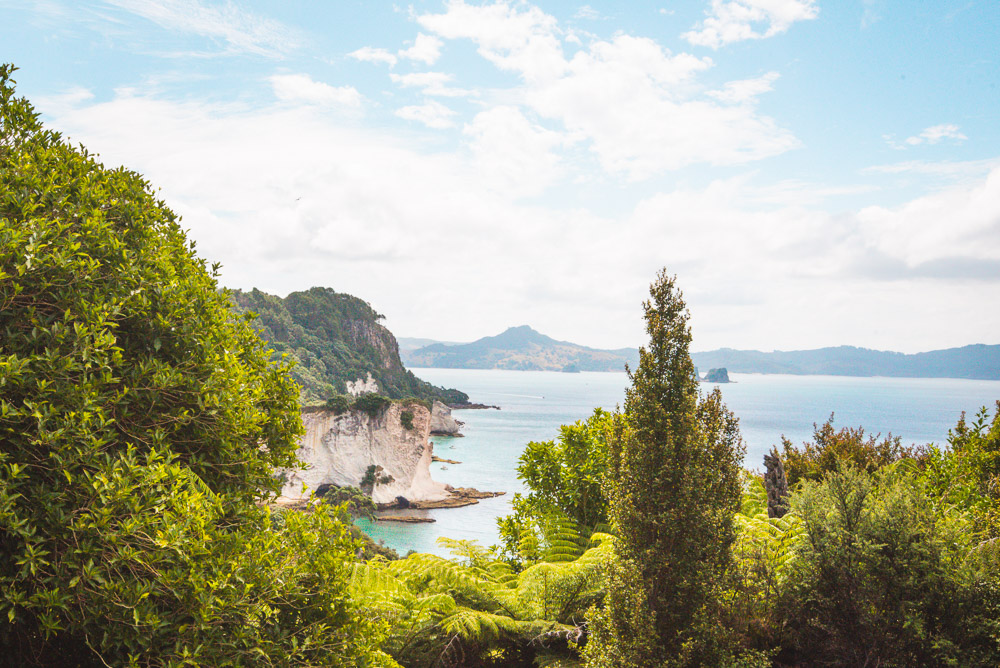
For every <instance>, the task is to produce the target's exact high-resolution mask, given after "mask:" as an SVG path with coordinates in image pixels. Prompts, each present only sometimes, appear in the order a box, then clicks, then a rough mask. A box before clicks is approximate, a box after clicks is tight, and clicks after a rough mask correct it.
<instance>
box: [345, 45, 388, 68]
mask: <svg viewBox="0 0 1000 668" xmlns="http://www.w3.org/2000/svg"><path fill="white" fill-rule="evenodd" d="M347 55H348V56H350V57H351V58H354V59H356V60H361V61H365V62H369V63H386V64H387V65H389V67H392V66H393V65H395V64H396V61H397V59H396V56H394V55H392V54H391V53H389V52H388V51H386V50H385V49H376V48H375V47H371V46H363V47H361V48H360V49H358V50H357V51H351V52H350V53H349V54H347Z"/></svg>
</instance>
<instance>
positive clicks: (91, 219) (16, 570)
mask: <svg viewBox="0 0 1000 668" xmlns="http://www.w3.org/2000/svg"><path fill="white" fill-rule="evenodd" d="M12 71H13V69H12V68H11V67H9V66H3V67H0V177H2V178H0V387H2V388H3V390H2V398H0V661H2V662H4V663H5V664H9V665H18V666H21V665H25V666H27V665H53V666H56V665H58V666H64V665H86V666H89V665H95V666H96V665H126V664H132V665H151V666H153V665H181V664H184V665H213V666H214V665H226V664H243V665H248V664H270V663H276V664H281V665H342V666H357V665H364V664H366V663H371V662H373V661H377V660H379V657H380V656H381V654H380V652H378V650H377V645H378V641H379V638H380V637H381V633H382V629H381V627H380V625H379V624H378V623H374V622H373V621H372V620H371V619H370V618H369V617H367V616H365V615H362V614H360V613H359V611H358V610H357V609H356V607H355V603H354V602H353V601H352V600H351V599H350V598H349V597H348V595H347V594H348V592H347V575H348V572H349V561H350V559H351V558H352V556H353V552H354V548H355V543H354V541H353V540H352V539H351V538H350V537H349V535H348V533H347V532H346V530H345V528H344V525H343V523H342V522H340V521H339V520H337V519H336V518H335V517H332V516H331V515H330V514H329V513H301V514H296V515H294V516H289V517H288V518H287V521H285V522H283V523H282V526H281V527H280V528H279V527H277V526H275V525H274V524H273V523H272V518H271V515H270V513H269V512H268V511H267V509H266V508H265V507H261V506H260V502H261V501H262V500H264V499H266V498H267V497H268V496H269V495H270V494H271V493H272V492H273V491H274V489H275V486H276V480H275V478H274V476H273V471H274V468H275V467H284V466H290V465H292V464H293V463H294V462H295V459H294V449H295V444H296V439H297V437H298V434H299V432H300V430H301V421H300V417H299V412H298V396H297V395H298V392H297V389H296V388H295V386H294V384H293V383H292V381H291V379H290V377H289V376H288V373H287V368H286V367H285V366H284V365H281V364H275V363H273V362H272V361H271V360H270V359H269V354H268V352H267V350H266V349H265V348H264V346H263V344H262V343H261V341H260V340H259V339H258V338H257V336H256V335H255V333H254V331H253V329H252V328H251V327H250V325H249V323H247V322H246V321H245V320H242V319H234V318H233V316H232V312H231V311H230V308H229V301H228V298H227V297H226V296H225V295H224V294H221V293H220V292H219V291H218V289H217V285H216V280H215V276H214V271H210V270H209V269H208V268H207V267H206V265H205V262H204V261H203V260H201V259H199V258H198V257H197V256H196V255H195V254H194V252H193V250H192V246H191V244H189V243H188V242H187V240H186V239H185V237H184V234H183V232H182V231H181V229H180V227H179V226H178V224H177V221H176V218H175V216H174V214H173V213H172V212H171V211H170V210H169V209H167V208H166V206H164V204H163V203H162V202H160V201H157V200H156V198H155V197H154V195H153V191H152V189H151V188H150V187H149V185H148V184H147V183H146V182H145V181H143V180H142V178H141V177H139V176H138V175H137V174H135V173H132V172H129V171H126V170H124V169H107V168H105V167H103V166H102V165H101V164H100V163H98V162H97V161H96V160H95V159H94V158H93V157H91V156H90V155H88V154H87V153H86V152H85V151H83V150H81V149H76V148H73V147H72V146H70V145H69V144H68V143H67V142H65V141H64V140H63V139H62V138H61V137H60V136H59V135H58V134H57V133H54V132H50V131H46V130H44V129H43V128H42V127H41V125H40V124H39V122H38V118H37V114H36V113H35V112H34V111H33V109H32V108H31V106H30V105H29V104H28V103H27V102H26V101H24V100H23V99H19V98H16V97H15V96H14V90H13V85H12V84H13V82H12V80H11V78H10V77H11V73H12Z"/></svg>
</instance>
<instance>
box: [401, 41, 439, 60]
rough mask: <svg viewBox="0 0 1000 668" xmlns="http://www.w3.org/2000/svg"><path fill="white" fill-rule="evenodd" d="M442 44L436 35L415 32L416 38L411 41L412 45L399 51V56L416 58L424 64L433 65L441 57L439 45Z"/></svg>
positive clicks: (410, 58)
mask: <svg viewBox="0 0 1000 668" xmlns="http://www.w3.org/2000/svg"><path fill="white" fill-rule="evenodd" d="M442 46H444V42H442V41H441V40H440V39H438V38H437V37H434V36H433V35H425V34H424V33H417V38H416V39H415V40H414V41H413V46H411V47H410V48H408V49H402V50H400V51H399V57H400V58H407V59H409V60H418V61H420V62H422V63H424V64H425V65H433V64H434V63H435V62H437V59H438V58H440V57H441V47H442Z"/></svg>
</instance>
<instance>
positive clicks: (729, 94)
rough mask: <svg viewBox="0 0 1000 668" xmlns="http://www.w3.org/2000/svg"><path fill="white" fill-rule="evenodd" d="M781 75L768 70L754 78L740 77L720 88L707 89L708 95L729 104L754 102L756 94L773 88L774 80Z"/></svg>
mask: <svg viewBox="0 0 1000 668" xmlns="http://www.w3.org/2000/svg"><path fill="white" fill-rule="evenodd" d="M779 76H781V75H779V74H778V73H777V72H768V73H767V74H765V75H764V76H762V77H757V78H756V79H741V80H739V81H730V82H728V83H727V84H726V85H725V86H723V88H722V90H711V91H708V95H710V96H711V97H714V98H715V99H716V100H719V101H720V102H727V103H729V104H743V103H747V102H754V101H756V99H757V96H758V95H762V94H764V93H766V92H768V91H770V90H773V89H774V86H773V84H774V82H775V81H777V80H778V77H779Z"/></svg>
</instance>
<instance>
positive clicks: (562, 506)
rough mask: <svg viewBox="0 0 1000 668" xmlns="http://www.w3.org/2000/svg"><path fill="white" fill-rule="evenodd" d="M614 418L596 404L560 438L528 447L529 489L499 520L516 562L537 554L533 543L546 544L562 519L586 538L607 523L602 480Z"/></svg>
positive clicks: (524, 461)
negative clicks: (548, 536) (592, 410)
mask: <svg viewBox="0 0 1000 668" xmlns="http://www.w3.org/2000/svg"><path fill="white" fill-rule="evenodd" d="M614 420H615V417H614V416H613V415H612V414H610V413H607V412H606V411H603V410H601V409H596V410H595V411H594V414H593V415H592V416H590V417H589V418H588V419H587V420H585V421H584V420H579V421H577V422H576V423H575V424H572V425H563V426H562V427H560V428H559V438H558V439H557V440H554V441H542V442H535V441H532V442H530V443H528V444H527V445H526V446H525V448H524V452H523V453H522V454H521V458H520V460H519V462H520V464H519V465H518V467H517V477H518V478H519V479H520V480H521V481H523V482H524V484H525V486H526V487H527V488H528V490H529V491H528V494H527V496H522V495H521V494H515V495H514V498H513V500H512V506H513V510H514V512H513V513H511V514H510V515H508V516H506V517H503V518H500V519H499V520H498V524H499V528H500V539H501V540H502V541H503V544H504V552H505V554H506V555H507V556H508V558H510V559H511V560H512V563H514V564H516V563H518V562H519V561H521V560H522V559H528V560H529V561H532V560H534V559H536V558H538V557H537V554H536V553H537V550H536V549H535V548H532V547H529V545H537V544H544V543H545V542H546V538H545V537H546V535H548V534H550V533H551V530H552V527H553V526H554V525H557V524H559V523H560V522H563V521H570V522H572V523H573V524H575V525H576V526H577V527H578V530H579V531H581V532H582V533H583V535H584V536H585V537H586V536H589V535H590V533H592V532H593V531H595V530H598V531H600V530H603V529H606V528H607V527H606V525H607V522H608V502H607V499H606V497H605V496H604V491H603V490H602V488H601V484H602V481H603V479H604V475H605V472H606V468H607V453H608V438H609V437H610V435H611V430H612V427H613V423H614Z"/></svg>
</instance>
